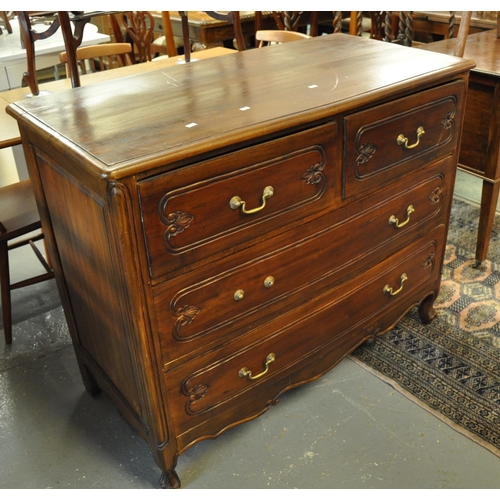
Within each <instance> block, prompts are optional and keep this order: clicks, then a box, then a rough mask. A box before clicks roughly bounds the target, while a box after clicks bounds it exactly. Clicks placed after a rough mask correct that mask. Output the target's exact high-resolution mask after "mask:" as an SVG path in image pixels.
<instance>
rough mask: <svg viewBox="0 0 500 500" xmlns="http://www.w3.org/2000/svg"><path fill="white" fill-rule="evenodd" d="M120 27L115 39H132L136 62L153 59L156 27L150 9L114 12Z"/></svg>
mask: <svg viewBox="0 0 500 500" xmlns="http://www.w3.org/2000/svg"><path fill="white" fill-rule="evenodd" d="M113 17H114V18H115V20H116V23H117V25H118V28H119V32H116V25H114V26H115V39H116V41H117V42H123V41H125V42H126V41H130V43H131V44H132V47H133V53H134V55H135V60H134V62H137V63H142V62H147V61H151V60H152V58H153V57H152V52H151V44H152V42H153V32H154V27H155V21H154V17H153V15H152V14H151V12H148V11H127V12H119V13H118V14H114V15H113Z"/></svg>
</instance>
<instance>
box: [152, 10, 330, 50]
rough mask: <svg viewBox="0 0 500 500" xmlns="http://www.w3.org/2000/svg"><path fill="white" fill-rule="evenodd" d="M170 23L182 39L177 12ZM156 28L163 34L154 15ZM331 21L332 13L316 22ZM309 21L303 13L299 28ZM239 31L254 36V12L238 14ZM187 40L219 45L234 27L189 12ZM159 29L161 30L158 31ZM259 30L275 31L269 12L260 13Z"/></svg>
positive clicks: (159, 19) (205, 15) (227, 23)
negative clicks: (260, 23)
mask: <svg viewBox="0 0 500 500" xmlns="http://www.w3.org/2000/svg"><path fill="white" fill-rule="evenodd" d="M169 14H170V22H171V25H172V31H173V33H174V36H178V37H182V21H181V16H180V15H179V13H178V12H175V11H171V12H169ZM155 19H156V23H157V28H156V30H157V31H159V32H162V33H163V27H162V25H161V23H162V19H161V15H160V14H156V15H155ZM332 19H333V12H326V11H324V12H319V13H318V20H319V21H320V22H328V21H331V20H332ZM309 20H310V12H304V13H303V14H302V15H301V18H300V23H301V26H305V25H306V24H308V22H309ZM240 21H241V29H242V32H243V36H244V37H245V38H247V37H251V36H253V35H255V12H246V11H242V12H240ZM188 25H189V39H190V40H191V41H192V42H198V43H202V44H204V45H205V46H207V47H213V46H216V45H220V44H222V43H224V42H226V41H228V40H233V38H234V37H235V35H234V27H233V25H232V24H231V23H229V22H227V21H220V20H217V19H214V18H213V17H210V16H209V15H208V14H206V13H205V12H201V11H189V12H188ZM160 27H161V29H160ZM261 29H276V21H275V20H274V18H273V16H272V13H271V12H262V28H261Z"/></svg>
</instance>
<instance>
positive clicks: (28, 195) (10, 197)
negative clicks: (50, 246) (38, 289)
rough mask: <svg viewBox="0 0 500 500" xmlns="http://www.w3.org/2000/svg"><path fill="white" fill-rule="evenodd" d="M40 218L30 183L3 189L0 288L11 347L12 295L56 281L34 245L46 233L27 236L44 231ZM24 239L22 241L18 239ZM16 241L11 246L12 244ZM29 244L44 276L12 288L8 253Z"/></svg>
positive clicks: (0, 192)
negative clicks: (23, 289)
mask: <svg viewBox="0 0 500 500" xmlns="http://www.w3.org/2000/svg"><path fill="white" fill-rule="evenodd" d="M41 227H42V225H41V222H40V216H39V214H38V209H37V206H36V203H35V198H34V195H33V191H32V187H31V181H30V180H29V179H28V180H25V181H21V182H17V183H14V184H10V185H8V186H4V187H1V188H0V288H1V293H2V314H3V328H4V336H5V343H6V344H10V343H12V310H11V294H10V292H11V291H12V290H14V289H17V288H21V287H25V286H28V285H33V284H35V283H40V282H42V281H46V280H48V279H51V278H53V277H54V272H53V271H52V269H51V268H50V266H49V264H48V263H47V262H46V260H45V259H44V258H43V255H42V254H41V253H40V251H39V250H38V248H37V247H36V246H35V244H34V243H33V242H34V241H36V240H40V239H42V238H43V237H44V235H43V233H39V234H37V235H35V236H27V235H28V233H32V232H34V231H37V230H39V229H41ZM23 236H24V237H25V238H24V239H21V240H19V239H18V238H19V237H23ZM14 238H15V239H16V241H15V242H13V243H11V244H9V241H11V240H13V239H14ZM27 244H29V245H30V246H31V247H32V249H33V250H34V252H35V255H36V256H37V257H38V259H39V260H40V262H41V263H42V265H43V267H44V268H45V271H46V272H45V273H43V274H40V275H38V276H35V277H33V278H29V279H25V280H22V281H19V282H17V283H14V284H12V283H11V282H10V272H9V251H10V250H13V249H14V248H19V247H20V246H23V245H27Z"/></svg>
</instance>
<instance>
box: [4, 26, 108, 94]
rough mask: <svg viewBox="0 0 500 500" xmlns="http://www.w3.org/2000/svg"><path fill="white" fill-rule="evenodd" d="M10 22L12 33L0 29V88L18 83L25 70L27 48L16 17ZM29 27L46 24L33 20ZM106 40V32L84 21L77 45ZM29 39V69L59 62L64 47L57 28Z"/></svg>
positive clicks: (100, 42) (35, 28)
mask: <svg viewBox="0 0 500 500" xmlns="http://www.w3.org/2000/svg"><path fill="white" fill-rule="evenodd" d="M11 25H12V34H5V33H4V35H2V37H0V91H2V90H9V89H14V88H17V87H21V85H22V79H23V73H25V72H26V71H27V64H28V63H27V52H26V49H25V48H24V47H23V46H22V45H21V33H20V26H19V23H18V21H17V20H11ZM30 25H31V22H30ZM31 28H32V29H33V30H40V29H44V30H45V29H47V26H43V27H41V26H40V25H39V24H35V25H34V26H31ZM109 41H110V37H109V36H108V35H105V34H103V33H98V31H97V27H96V26H95V25H93V24H88V25H87V26H86V28H85V31H84V33H83V37H82V41H81V44H80V46H82V47H85V46H88V45H97V44H102V43H106V42H109ZM33 43H34V45H33V48H34V52H33V54H32V55H33V56H34V59H31V63H30V64H33V68H32V69H31V71H32V72H33V71H36V69H37V68H38V69H40V68H47V67H53V66H56V65H57V64H59V54H60V53H61V52H63V51H64V50H65V48H66V46H65V44H64V37H63V34H62V31H61V30H60V29H58V30H56V31H55V32H54V33H53V34H52V35H51V36H50V37H48V38H46V39H38V40H37V41H36V42H33ZM33 74H35V73H33ZM37 85H38V81H37ZM35 90H36V89H35ZM30 91H31V89H30ZM25 93H26V92H25Z"/></svg>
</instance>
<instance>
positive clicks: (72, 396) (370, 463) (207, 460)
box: [0, 176, 500, 492]
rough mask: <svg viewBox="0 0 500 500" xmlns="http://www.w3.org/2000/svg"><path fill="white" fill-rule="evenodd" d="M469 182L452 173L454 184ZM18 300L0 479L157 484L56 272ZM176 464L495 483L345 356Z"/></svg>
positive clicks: (252, 483)
mask: <svg viewBox="0 0 500 500" xmlns="http://www.w3.org/2000/svg"><path fill="white" fill-rule="evenodd" d="M460 184H463V186H462V187H461V186H460ZM474 189H475V188H474V187H473V183H471V182H470V180H469V179H468V176H467V177H465V178H461V177H459V180H458V181H457V191H460V193H459V194H460V195H463V197H465V198H468V197H472V198H474V197H475V196H476V195H477V192H476V193H475V194H474ZM11 253H12V254H13V255H12V257H11V259H12V261H11V267H12V274H13V276H14V279H21V278H22V277H24V276H26V275H32V274H33V273H34V272H37V271H38V270H39V268H38V263H37V262H36V260H35V259H34V257H33V256H32V254H31V251H30V250H29V249H20V250H16V251H15V252H11ZM13 302H14V307H13V315H14V322H15V325H14V333H13V337H14V340H13V344H12V345H10V346H6V345H4V344H3V341H2V342H1V344H0V488H3V489H9V490H10V491H11V492H13V491H14V490H19V489H28V488H29V489H32V488H37V489H49V488H51V489H64V488H68V489H153V488H157V485H158V479H159V476H160V471H159V469H158V468H157V467H156V465H155V463H154V460H153V459H152V457H151V454H150V451H149V448H148V447H147V445H146V444H145V443H144V442H143V441H142V439H141V438H139V437H138V436H137V435H136V434H135V433H134V431H132V430H131V429H130V428H129V426H128V425H127V424H126V423H125V421H124V420H123V419H122V418H121V417H120V415H119V414H118V412H117V411H116V409H115V407H114V406H113V405H112V403H111V402H110V401H109V400H108V399H107V398H106V396H104V395H100V396H98V397H96V398H92V397H91V396H89V395H88V394H87V393H86V392H85V390H84V387H83V384H82V382H81V379H80V375H79V372H78V368H77V364H76V361H75V357H74V354H73V349H72V346H71V342H70V340H69V336H68V331H67V327H66V323H65V320H64V315H63V311H62V308H61V305H60V301H59V297H58V293H57V290H56V287H55V283H54V282H53V281H51V282H46V283H42V284H39V285H34V286H32V287H30V288H26V289H24V290H17V291H14V292H13ZM0 334H1V335H2V338H3V331H2V332H0ZM177 472H178V474H179V476H180V478H181V481H182V486H183V488H184V489H187V490H190V489H191V490H192V489H219V490H220V489H247V488H248V489H278V488H283V489H292V488H298V489H305V488H312V489H401V488H404V489H409V488H412V489H414V488H426V489H434V488H449V489H458V488H467V489H470V488H477V489H483V490H484V489H492V490H493V489H497V488H500V459H499V458H497V457H496V456H494V455H493V454H492V453H491V452H489V451H487V450H486V449H485V448H483V447H481V446H480V445H478V444H476V443H474V442H472V441H471V440H469V439H468V438H466V437H464V436H463V435H461V434H459V433H458V432H456V431H455V430H453V429H451V428H450V427H448V426H447V425H446V424H444V423H442V422H441V421H440V420H438V419H437V418H436V417H434V416H433V415H431V414H430V413H428V412H427V411H425V410H424V409H422V408H421V407H419V406H417V405H416V404H414V403H412V402H411V401H410V400H408V399H406V398H405V397H404V396H402V395H401V394H399V393H398V392H396V391H395V390H394V389H393V388H391V387H390V386H389V385H387V384H385V383H384V382H382V381H381V380H379V379H378V378H377V377H375V376H374V375H372V374H371V373H369V372H368V371H366V370H364V369H363V368H361V367H360V366H358V365H357V364H356V363H354V362H353V361H351V360H350V359H349V358H348V359H345V360H344V361H342V362H341V363H340V364H339V365H338V366H337V367H336V368H334V369H333V370H332V371H331V372H329V373H328V374H326V375H325V376H324V377H322V378H321V379H320V380H318V381H316V382H313V383H311V384H307V385H305V386H303V387H301V388H299V389H295V390H293V391H290V392H289V393H287V394H286V395H285V396H284V397H283V398H282V399H281V402H280V404H279V405H277V406H276V407H273V408H271V409H270V410H269V411H268V412H267V413H265V414H264V415H262V416H261V417H259V418H258V419H255V420H253V421H251V422H247V423H245V424H243V425H240V426H237V427H235V428H233V429H231V430H229V431H227V432H226V433H224V434H223V435H222V436H220V437H219V438H217V439H216V440H207V441H203V442H201V443H198V444H196V445H195V446H193V447H192V448H190V449H189V450H188V451H187V452H186V453H185V454H183V455H182V456H181V457H180V458H179V463H178V467H177Z"/></svg>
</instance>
